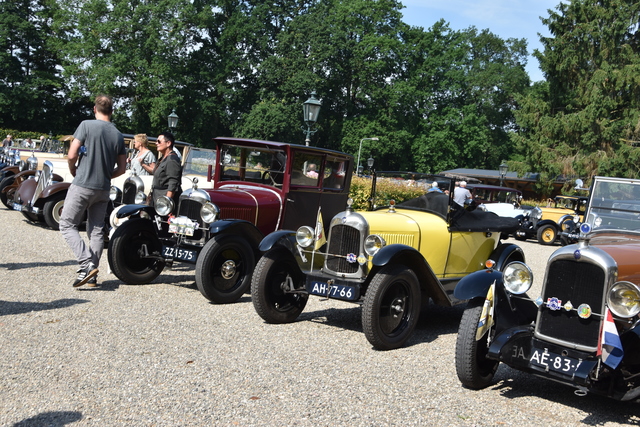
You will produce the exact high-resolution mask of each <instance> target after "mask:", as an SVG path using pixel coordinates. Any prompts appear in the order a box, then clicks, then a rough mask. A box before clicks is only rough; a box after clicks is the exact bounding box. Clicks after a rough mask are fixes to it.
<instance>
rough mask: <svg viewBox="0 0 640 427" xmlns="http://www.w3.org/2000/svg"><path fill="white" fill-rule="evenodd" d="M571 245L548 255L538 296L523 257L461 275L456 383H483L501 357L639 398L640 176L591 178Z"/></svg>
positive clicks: (584, 388) (588, 387) (589, 388)
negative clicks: (576, 235)
mask: <svg viewBox="0 0 640 427" xmlns="http://www.w3.org/2000/svg"><path fill="white" fill-rule="evenodd" d="M580 228H581V234H580V239H579V242H578V243H576V244H572V245H568V246H564V247H562V248H560V249H558V250H557V251H555V252H554V253H553V254H552V255H551V257H550V258H549V260H548V263H547V268H546V272H545V277H544V281H543V283H542V291H541V293H540V295H539V296H538V295H535V294H534V295H532V296H529V295H527V292H528V290H529V289H530V286H531V284H532V283H533V275H532V273H531V270H530V269H529V268H528V266H526V265H525V264H524V263H521V262H517V263H512V264H510V265H507V266H506V268H505V269H504V270H503V271H497V270H494V269H488V270H485V271H481V272H477V273H474V274H472V275H470V276H467V277H465V278H464V279H463V280H461V281H460V283H459V284H458V286H457V287H456V289H455V292H454V296H455V297H456V298H458V299H466V300H469V303H468V305H467V308H466V309H465V311H464V314H463V316H462V320H461V322H460V327H459V331H458V337H457V343H456V371H457V374H458V378H459V379H460V381H461V382H462V384H463V385H464V386H466V387H469V388H472V389H480V388H484V387H487V386H488V385H489V384H491V381H492V379H493V376H494V373H495V372H496V369H497V368H498V365H499V364H500V362H502V363H505V364H506V365H508V366H510V367H512V368H514V369H518V370H522V371H525V372H528V373H531V374H534V375H537V376H540V377H543V378H548V379H551V380H554V381H557V382H560V383H563V384H567V385H569V386H572V387H575V388H576V389H577V390H576V393H578V394H580V395H584V394H586V393H594V394H599V395H604V396H608V397H612V398H614V399H619V400H625V401H638V400H639V399H640V316H639V314H640V180H634V179H622V178H606V177H596V178H595V179H594V181H593V185H592V191H591V198H590V201H589V205H588V209H587V212H586V217H585V222H584V223H583V224H582V225H581V227H580Z"/></svg>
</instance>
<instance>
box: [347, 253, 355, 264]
mask: <svg viewBox="0 0 640 427" xmlns="http://www.w3.org/2000/svg"><path fill="white" fill-rule="evenodd" d="M356 261H357V258H356V254H348V255H347V262H348V263H350V264H353V263H355V262H356Z"/></svg>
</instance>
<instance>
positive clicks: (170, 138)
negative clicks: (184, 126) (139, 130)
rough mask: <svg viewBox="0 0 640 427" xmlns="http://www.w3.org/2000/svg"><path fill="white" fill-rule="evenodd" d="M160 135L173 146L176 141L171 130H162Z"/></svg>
mask: <svg viewBox="0 0 640 427" xmlns="http://www.w3.org/2000/svg"><path fill="white" fill-rule="evenodd" d="M160 136H164V139H166V140H167V141H169V142H170V143H171V146H172V147H173V144H174V143H175V142H176V139H175V137H174V136H173V134H172V133H171V132H162V133H161V134H160Z"/></svg>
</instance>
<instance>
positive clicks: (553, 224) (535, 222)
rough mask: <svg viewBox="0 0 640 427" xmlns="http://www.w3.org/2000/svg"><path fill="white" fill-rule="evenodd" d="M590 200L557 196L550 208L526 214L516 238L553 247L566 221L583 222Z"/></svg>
mask: <svg viewBox="0 0 640 427" xmlns="http://www.w3.org/2000/svg"><path fill="white" fill-rule="evenodd" d="M588 200H589V198H588V197H583V196H556V197H555V198H554V199H553V201H552V202H550V203H549V204H548V206H546V207H535V208H533V209H531V210H530V211H528V212H526V213H525V216H524V219H523V221H522V227H520V229H519V230H518V231H517V232H516V234H515V238H516V239H518V240H526V239H531V238H535V239H537V240H538V243H540V244H541V245H553V244H554V243H555V242H556V239H557V238H558V233H559V232H560V231H561V230H562V225H563V223H564V222H565V221H567V220H573V221H574V222H580V221H582V216H583V215H584V212H585V210H586V206H587V201H588Z"/></svg>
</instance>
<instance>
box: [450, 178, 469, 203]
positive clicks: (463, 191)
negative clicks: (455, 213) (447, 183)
mask: <svg viewBox="0 0 640 427" xmlns="http://www.w3.org/2000/svg"><path fill="white" fill-rule="evenodd" d="M471 199H473V197H472V196H471V192H470V191H469V190H467V181H460V186H459V187H456V188H455V189H454V190H453V201H454V202H456V203H457V204H458V205H460V206H461V207H464V205H465V203H466V202H467V200H471Z"/></svg>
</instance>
